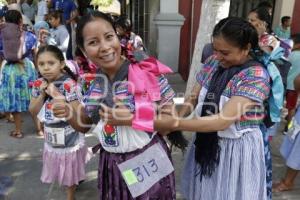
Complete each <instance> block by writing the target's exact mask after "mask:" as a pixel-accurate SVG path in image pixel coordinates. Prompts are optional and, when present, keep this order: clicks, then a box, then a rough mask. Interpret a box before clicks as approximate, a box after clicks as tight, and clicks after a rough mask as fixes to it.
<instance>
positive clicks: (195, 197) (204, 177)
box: [165, 17, 270, 200]
mask: <svg viewBox="0 0 300 200" xmlns="http://www.w3.org/2000/svg"><path fill="white" fill-rule="evenodd" d="M212 44H213V48H214V55H212V56H211V57H210V58H208V59H207V60H206V62H205V64H204V66H203V68H202V69H201V71H200V72H199V74H198V75H197V81H198V83H197V85H196V86H195V87H194V90H193V93H192V94H193V95H192V96H191V97H189V98H187V100H186V103H190V104H192V105H196V103H197V102H196V100H197V99H198V103H197V106H196V109H195V114H196V116H195V117H194V118H192V119H181V118H179V119H174V118H173V122H174V124H175V126H176V128H175V130H187V131H195V132H196V134H195V135H194V136H193V140H192V143H191V144H190V149H189V150H188V152H187V155H186V160H185V165H184V168H183V174H182V178H181V180H182V182H181V185H182V193H183V195H184V197H185V198H187V199H189V200H224V199H226V200H229V199H230V200H266V198H267V195H266V167H265V159H264V145H263V137H262V132H261V130H260V125H261V124H262V123H263V119H264V116H265V112H264V109H263V108H264V106H263V102H264V101H265V100H266V99H268V97H269V92H270V76H269V74H268V71H267V70H266V69H265V68H264V67H263V66H262V64H261V63H259V62H258V61H257V60H256V57H257V56H256V51H253V50H254V49H259V47H258V35H257V32H256V30H255V28H254V27H253V26H252V25H251V24H250V23H249V22H247V21H245V20H243V19H240V18H232V17H229V18H225V19H222V20H221V21H220V22H219V23H218V24H217V25H216V26H215V28H214V30H213V34H212ZM254 52H255V53H254ZM190 104H187V105H190ZM188 108H190V106H189V107H187V106H186V107H183V108H182V109H181V110H180V112H179V115H180V116H185V115H186V114H188V113H189V109H188ZM167 117H168V116H166V117H165V120H167V119H166V118H167ZM170 120H171V119H170Z"/></svg>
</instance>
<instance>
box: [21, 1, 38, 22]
mask: <svg viewBox="0 0 300 200" xmlns="http://www.w3.org/2000/svg"><path fill="white" fill-rule="evenodd" d="M21 10H22V13H23V14H24V15H25V16H27V17H28V19H29V20H30V21H31V23H32V24H34V22H35V15H36V12H37V6H36V4H35V3H34V2H33V0H25V1H24V3H22V5H21Z"/></svg>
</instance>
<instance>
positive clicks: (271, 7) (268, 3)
mask: <svg viewBox="0 0 300 200" xmlns="http://www.w3.org/2000/svg"><path fill="white" fill-rule="evenodd" d="M257 7H264V8H268V9H273V5H272V4H271V3H270V2H269V1H262V2H260V3H259V4H258V5H257Z"/></svg>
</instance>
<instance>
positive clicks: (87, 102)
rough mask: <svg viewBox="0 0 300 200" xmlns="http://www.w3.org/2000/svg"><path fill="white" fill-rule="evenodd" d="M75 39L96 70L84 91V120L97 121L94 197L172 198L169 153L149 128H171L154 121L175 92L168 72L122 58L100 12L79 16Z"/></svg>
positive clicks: (109, 23)
mask: <svg viewBox="0 0 300 200" xmlns="http://www.w3.org/2000/svg"><path fill="white" fill-rule="evenodd" d="M99 27H101V28H99ZM76 37H77V38H76V40H77V44H78V46H79V47H80V49H81V51H82V52H83V53H84V55H85V56H86V57H87V58H88V59H89V60H91V61H92V62H93V63H94V64H95V65H96V66H97V68H98V69H97V72H96V78H95V80H94V81H93V83H92V84H91V85H90V87H89V88H88V91H87V92H86V94H85V98H84V107H85V111H86V112H85V113H86V114H87V116H84V118H85V119H90V120H91V121H92V123H93V124H95V125H96V127H95V129H94V130H93V132H94V133H95V134H96V135H97V136H98V139H99V145H98V146H97V147H98V148H99V149H100V159H99V169H98V188H99V191H100V192H99V193H100V194H99V199H124V200H129V199H134V198H136V199H175V198H176V192H175V177H174V168H173V166H172V162H171V155H170V151H169V149H168V147H167V145H166V142H165V141H164V139H163V137H162V136H160V135H159V134H157V132H156V131H154V129H155V130H163V131H165V130H167V129H169V128H170V127H172V126H173V125H172V124H169V123H168V122H166V121H163V122H162V123H156V120H155V119H154V117H155V116H154V114H155V113H156V112H157V113H160V112H164V111H165V110H170V107H171V106H172V104H173V97H174V95H175V93H174V91H173V90H172V88H171V87H170V85H169V84H168V81H167V79H166V78H165V77H164V76H163V74H166V73H169V72H171V70H170V69H169V68H168V67H167V66H165V65H163V64H162V63H160V62H159V61H157V60H156V59H155V58H147V59H145V60H142V61H141V62H133V61H131V60H129V59H127V58H125V57H123V56H122V55H121V45H120V41H119V39H118V37H117V34H116V29H115V27H114V25H113V22H112V19H111V18H110V17H109V16H108V15H106V14H104V13H101V12H98V11H95V12H91V13H89V14H88V15H86V16H84V17H82V18H81V20H80V21H79V23H78V25H77V30H76ZM156 108H157V110H155V109H156ZM61 112H63V111H62V110H61V111H60V113H61ZM162 115H163V116H165V115H170V113H167V112H166V113H164V114H162ZM85 121H88V120H85ZM81 125H82V124H81ZM82 126H83V125H82ZM171 135H172V134H171ZM173 135H174V134H173ZM181 139H182V137H181ZM183 141H184V140H183ZM175 142H176V141H175ZM175 142H174V143H175ZM179 143H180V142H179ZM177 144H178V143H177ZM155 155H161V157H157V156H155ZM145 158H146V159H145Z"/></svg>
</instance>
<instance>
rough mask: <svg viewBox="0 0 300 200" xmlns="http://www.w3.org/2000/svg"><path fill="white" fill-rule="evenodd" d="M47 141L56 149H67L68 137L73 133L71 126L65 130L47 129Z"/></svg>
mask: <svg viewBox="0 0 300 200" xmlns="http://www.w3.org/2000/svg"><path fill="white" fill-rule="evenodd" d="M44 130H45V139H46V141H47V142H48V143H49V144H51V145H52V146H54V147H65V140H66V135H68V134H70V133H72V128H71V127H70V126H67V127H64V128H52V127H47V126H46V127H45V129H44Z"/></svg>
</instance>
